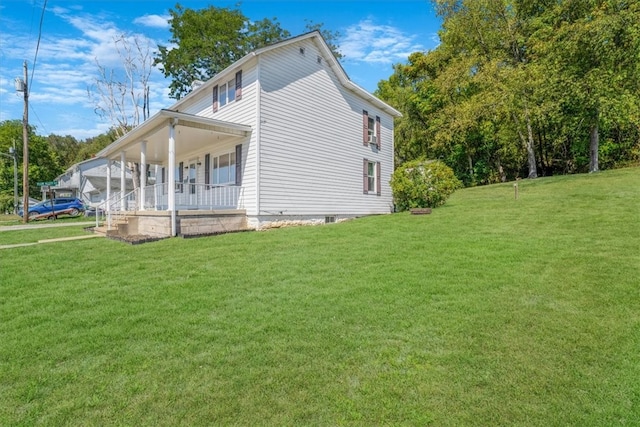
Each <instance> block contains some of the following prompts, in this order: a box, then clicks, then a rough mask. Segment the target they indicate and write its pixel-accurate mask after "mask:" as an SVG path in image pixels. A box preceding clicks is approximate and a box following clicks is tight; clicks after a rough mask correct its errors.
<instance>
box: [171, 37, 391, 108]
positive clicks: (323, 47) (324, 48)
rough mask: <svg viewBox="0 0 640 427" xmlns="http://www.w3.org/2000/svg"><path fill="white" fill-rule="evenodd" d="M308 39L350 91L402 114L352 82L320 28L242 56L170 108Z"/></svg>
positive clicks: (374, 103)
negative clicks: (256, 61) (252, 63)
mask: <svg viewBox="0 0 640 427" xmlns="http://www.w3.org/2000/svg"><path fill="white" fill-rule="evenodd" d="M306 39H313V41H314V42H315V43H316V45H317V46H318V48H319V49H320V51H321V52H322V57H323V59H324V60H325V62H326V63H327V64H328V65H329V67H330V68H331V69H332V70H333V72H334V73H335V74H336V76H337V77H338V80H339V81H340V83H341V84H342V85H343V86H344V87H345V88H346V89H348V90H349V91H351V92H353V93H355V94H356V95H358V96H359V97H361V98H363V99H366V100H367V101H369V102H370V103H372V104H373V105H375V106H376V107H378V108H380V109H381V110H382V111H385V112H387V113H388V114H390V115H391V116H393V117H400V116H402V113H400V112H399V111H398V110H396V109H395V108H393V107H392V106H390V105H389V104H387V103H386V102H384V101H382V100H380V99H378V98H376V97H375V96H374V95H373V94H371V93H369V92H368V91H366V90H365V89H363V88H362V87H360V86H358V85H357V84H355V83H354V82H352V81H351V80H350V79H349V76H347V73H346V72H345V71H344V68H342V65H340V62H339V61H338V60H337V59H336V57H335V56H333V53H332V52H331V49H330V48H329V45H327V42H326V41H325V40H324V37H322V34H321V33H320V31H318V30H315V31H311V32H309V33H305V34H301V35H299V36H296V37H292V38H289V39H286V40H283V41H280V42H277V43H274V44H272V45H269V46H265V47H263V48H260V49H257V50H255V51H253V52H251V53H249V54H247V55H245V56H243V57H242V58H240V59H239V60H237V61H236V62H234V63H233V64H231V65H229V66H228V67H227V68H225V69H224V70H222V71H221V72H219V73H218V74H216V75H215V76H213V77H212V78H210V79H209V80H207V81H206V82H205V83H203V84H202V85H200V86H199V87H198V88H196V89H194V90H193V91H191V92H190V93H189V94H188V95H187V96H185V97H184V98H182V99H180V100H179V101H178V102H176V103H175V104H174V105H173V106H172V107H171V108H170V109H171V110H175V111H180V106H181V105H182V104H184V103H185V102H187V101H188V100H189V99H191V98H192V97H194V96H196V94H197V93H200V92H201V91H203V90H209V89H211V88H212V87H213V86H215V85H216V84H218V82H219V81H220V80H221V79H222V80H224V77H225V76H230V75H232V74H233V73H235V70H237V69H238V68H241V67H242V66H243V65H244V64H245V63H247V62H248V61H250V60H251V59H253V58H255V57H257V56H260V55H261V54H263V53H266V52H270V51H272V50H275V49H280V48H282V47H285V46H287V45H290V44H293V43H298V42H300V41H302V40H306Z"/></svg>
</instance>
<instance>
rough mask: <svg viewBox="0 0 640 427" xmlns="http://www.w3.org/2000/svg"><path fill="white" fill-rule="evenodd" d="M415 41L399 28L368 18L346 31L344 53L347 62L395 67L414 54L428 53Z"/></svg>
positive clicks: (341, 47) (341, 45)
mask: <svg viewBox="0 0 640 427" xmlns="http://www.w3.org/2000/svg"><path fill="white" fill-rule="evenodd" d="M415 38H416V37H415V36H412V35H408V34H405V33H404V32H402V31H401V30H399V29H398V28H396V27H393V26H390V25H380V24H376V23H375V22H374V21H373V20H371V19H366V20H364V21H360V22H359V23H357V24H354V25H351V26H350V27H348V28H347V29H346V34H345V36H344V37H343V38H342V40H341V41H340V51H341V52H342V54H343V55H344V56H345V60H346V61H358V62H367V63H378V64H392V63H394V62H398V61H401V60H406V59H407V57H408V56H409V54H411V53H412V52H416V51H420V50H424V47H423V46H422V45H421V44H420V43H417V42H416V41H415Z"/></svg>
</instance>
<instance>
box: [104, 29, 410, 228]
mask: <svg viewBox="0 0 640 427" xmlns="http://www.w3.org/2000/svg"><path fill="white" fill-rule="evenodd" d="M398 116H400V113H399V112H398V111H397V110H395V109H394V108H392V107H391V106H389V105H387V104H386V103H384V102H382V101H381V100H379V99H378V98H376V97H375V96H373V95H372V94H370V93H369V92H367V91H366V90H364V89H362V88H361V87H359V86H358V85H356V84H354V83H353V82H351V80H349V78H348V77H347V75H346V73H345V72H344V70H343V69H342V67H341V65H340V64H339V62H338V61H337V60H336V59H335V57H334V56H333V55H332V53H331V51H330V49H329V47H328V46H327V44H326V42H325V41H324V39H323V38H322V36H321V34H320V33H319V32H317V31H314V32H311V33H307V34H303V35H301V36H298V37H294V38H291V39H288V40H285V41H282V42H279V43H276V44H274V45H271V46H268V47H265V48H262V49H259V50H257V51H255V52H252V53H250V54H248V55H246V56H245V57H243V58H242V59H240V60H238V61H237V62H235V63H234V64H232V65H231V66H229V67H228V68H226V69H225V70H224V71H222V72H220V73H219V74H217V75H216V76H215V77H213V78H211V79H210V80H209V81H207V82H204V83H201V84H200V85H199V86H197V87H196V88H195V89H194V90H193V91H192V92H191V93H190V94H189V95H187V96H185V97H184V98H183V99H181V100H179V101H178V102H177V103H175V104H174V105H173V106H171V107H170V108H167V109H164V110H161V111H160V112H159V113H157V114H156V115H155V116H153V117H151V118H150V119H148V120H147V121H145V122H144V123H143V124H141V125H140V126H138V127H137V128H135V129H134V130H132V131H131V132H129V133H128V134H127V135H125V136H123V137H122V138H120V139H118V140H117V141H115V142H114V143H112V144H111V145H109V146H108V147H106V148H105V149H104V150H102V151H101V152H100V153H98V156H100V157H104V158H106V159H107V160H108V161H113V162H121V164H123V165H124V164H125V163H126V162H137V163H139V164H147V165H151V166H150V167H148V168H147V170H148V171H149V172H148V173H147V174H141V177H140V183H141V185H140V189H139V190H137V194H136V195H135V198H133V199H131V200H135V203H131V200H129V201H128V202H127V203H125V202H124V200H120V201H117V200H112V203H111V205H110V206H109V209H110V210H119V209H129V210H131V209H132V205H133V209H134V210H135V213H130V215H135V216H137V217H139V218H140V219H139V222H140V223H139V227H140V229H139V230H138V232H141V233H145V234H157V235H171V236H175V235H179V234H186V233H198V232H202V233H206V232H210V231H212V229H211V228H207V226H206V221H207V220H206V218H210V219H212V218H213V219H212V220H211V222H212V223H213V222H215V221H217V220H218V219H216V218H220V216H221V215H225V214H226V215H230V214H233V215H236V216H238V215H240V216H242V217H243V218H244V226H246V227H247V228H253V229H261V228H266V227H270V226H274V225H278V224H283V223H288V222H295V223H324V222H333V221H336V220H341V219H345V218H353V217H358V216H364V215H372V214H385V213H390V212H392V211H393V200H392V194H391V189H390V186H389V180H390V177H391V174H392V172H393V167H394V165H393V158H394V156H393V149H394V147H393V120H394V117H398ZM123 169H124V168H123ZM141 169H145V168H141ZM149 173H153V174H155V185H153V186H148V185H147V182H148V180H147V177H148V175H149ZM109 179H111V180H118V179H120V178H119V177H109ZM121 179H126V178H125V177H124V176H123V177H121ZM142 218H146V219H144V220H143V219H142ZM196 225H197V227H196ZM194 227H195V228H194Z"/></svg>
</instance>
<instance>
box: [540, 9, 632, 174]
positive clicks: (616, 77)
mask: <svg viewBox="0 0 640 427" xmlns="http://www.w3.org/2000/svg"><path fill="white" fill-rule="evenodd" d="M538 22H539V23H541V25H540V29H539V32H538V34H537V39H538V40H537V41H538V43H537V44H536V45H535V46H534V47H535V50H536V51H537V53H538V55H539V56H540V61H541V62H542V63H543V64H544V66H545V68H546V69H548V70H550V71H551V73H550V77H551V78H550V82H551V83H552V85H553V87H554V90H555V92H556V93H557V94H561V96H560V97H559V98H560V99H559V100H558V102H560V103H563V104H569V105H571V106H572V107H573V108H572V111H573V113H574V114H576V115H577V116H578V117H580V123H586V126H584V127H582V129H580V130H579V132H581V133H582V132H585V131H588V141H589V144H588V153H589V172H596V171H598V170H599V151H600V136H601V130H602V126H603V125H604V126H605V131H606V130H608V129H607V128H609V127H611V126H612V125H613V127H616V126H619V125H622V126H625V124H628V123H630V122H633V121H634V118H633V116H634V115H635V116H637V111H638V109H639V108H640V101H639V98H640V97H639V95H640V3H638V2H635V1H634V2H629V1H626V0H584V1H581V2H576V1H561V2H555V3H552V4H550V5H549V7H548V8H546V9H544V11H543V12H542V13H541V14H540V20H539V21H538ZM581 139H582V140H584V138H581Z"/></svg>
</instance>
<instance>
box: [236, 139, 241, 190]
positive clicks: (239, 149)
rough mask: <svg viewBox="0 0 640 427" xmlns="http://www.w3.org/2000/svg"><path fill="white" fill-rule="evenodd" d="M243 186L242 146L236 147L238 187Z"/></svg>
mask: <svg viewBox="0 0 640 427" xmlns="http://www.w3.org/2000/svg"><path fill="white" fill-rule="evenodd" d="M241 184H242V144H238V145H236V185H241Z"/></svg>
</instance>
